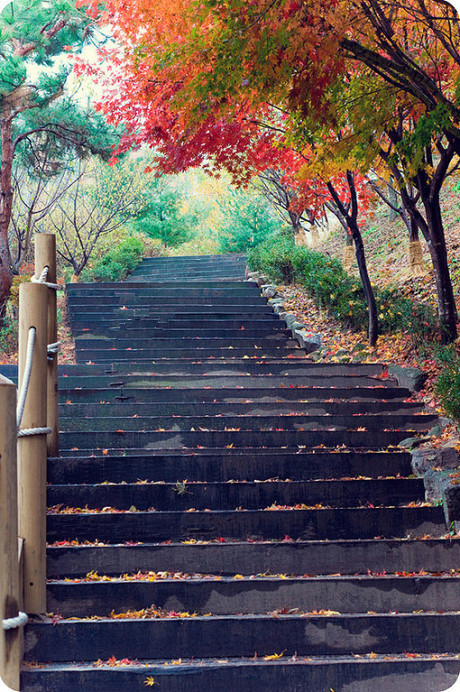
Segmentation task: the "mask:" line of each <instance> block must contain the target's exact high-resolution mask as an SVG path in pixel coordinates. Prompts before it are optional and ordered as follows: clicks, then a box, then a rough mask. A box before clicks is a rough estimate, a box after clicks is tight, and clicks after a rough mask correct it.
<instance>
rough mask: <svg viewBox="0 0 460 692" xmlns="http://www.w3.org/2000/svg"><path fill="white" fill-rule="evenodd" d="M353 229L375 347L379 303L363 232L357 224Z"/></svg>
mask: <svg viewBox="0 0 460 692" xmlns="http://www.w3.org/2000/svg"><path fill="white" fill-rule="evenodd" d="M354 226H355V228H354V229H352V232H353V240H354V243H355V253H356V261H357V263H358V269H359V275H360V277H361V283H362V285H363V289H364V294H365V296H366V301H367V311H368V316H369V346H375V344H376V343H377V338H378V335H379V326H378V319H377V303H376V302H375V295H374V290H373V288H372V285H371V281H370V279H369V274H368V272H367V264H366V255H365V254H364V245H363V239H362V236H361V232H360V230H359V228H358V225H357V224H354Z"/></svg>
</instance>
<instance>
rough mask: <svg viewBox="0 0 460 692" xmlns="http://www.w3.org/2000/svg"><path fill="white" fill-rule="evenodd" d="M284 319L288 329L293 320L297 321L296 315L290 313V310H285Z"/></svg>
mask: <svg viewBox="0 0 460 692" xmlns="http://www.w3.org/2000/svg"><path fill="white" fill-rule="evenodd" d="M284 321H285V322H286V325H287V327H288V328H289V329H290V328H291V325H293V324H294V322H297V317H296V316H295V315H293V314H292V312H287V313H286V315H285V317H284Z"/></svg>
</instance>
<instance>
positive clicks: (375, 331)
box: [327, 171, 379, 346]
mask: <svg viewBox="0 0 460 692" xmlns="http://www.w3.org/2000/svg"><path fill="white" fill-rule="evenodd" d="M347 182H348V187H349V188H350V194H351V200H352V201H351V213H350V211H349V210H347V209H345V206H344V204H343V202H342V201H341V199H340V197H339V195H338V194H337V191H336V190H335V188H334V186H333V185H332V183H331V182H328V183H327V188H328V190H329V192H330V193H331V196H332V199H333V200H334V202H335V204H336V206H337V208H338V210H339V211H340V213H341V215H342V216H343V217H344V219H345V220H346V223H347V227H348V230H347V243H348V236H351V237H352V238H353V242H354V245H355V254H356V261H357V263H358V270H359V276H360V277H361V283H362V285H363V290H364V295H365V296H366V302H367V311H368V318H369V334H368V336H369V346H375V345H376V343H377V339H378V335H379V326H378V318H377V303H376V301H375V295H374V290H373V288H372V285H371V282H370V279H369V274H368V272H367V264H366V255H365V253H364V244H363V238H362V236H361V232H360V230H359V227H358V221H357V219H358V198H357V194H356V187H355V182H354V175H353V173H352V172H351V171H347Z"/></svg>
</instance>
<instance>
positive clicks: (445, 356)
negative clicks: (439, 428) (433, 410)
mask: <svg viewBox="0 0 460 692" xmlns="http://www.w3.org/2000/svg"><path fill="white" fill-rule="evenodd" d="M435 358H436V360H437V361H438V363H439V364H440V365H441V366H443V371H442V373H441V374H440V375H439V377H438V379H437V381H436V383H435V386H434V389H435V392H436V394H437V395H438V396H439V399H440V401H441V404H442V405H443V407H444V409H445V411H446V413H447V415H448V416H450V417H451V418H454V419H455V420H457V421H460V356H459V355H458V353H457V352H456V350H455V346H454V345H453V344H452V345H450V346H445V347H442V348H439V349H438V350H437V352H436V354H435Z"/></svg>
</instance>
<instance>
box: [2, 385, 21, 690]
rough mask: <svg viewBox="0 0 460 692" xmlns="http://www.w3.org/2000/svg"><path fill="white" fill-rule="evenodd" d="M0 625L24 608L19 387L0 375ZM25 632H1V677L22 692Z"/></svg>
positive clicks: (14, 630)
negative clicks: (20, 550)
mask: <svg viewBox="0 0 460 692" xmlns="http://www.w3.org/2000/svg"><path fill="white" fill-rule="evenodd" d="M0 411H1V415H0V562H1V572H0V621H1V620H3V619H5V618H14V617H16V616H17V615H18V612H19V610H20V607H21V598H20V585H19V568H18V518H17V508H18V488H17V460H16V439H17V438H16V387H15V386H14V384H13V382H11V381H10V380H7V379H6V377H2V376H1V375H0ZM22 641H23V629H22V627H17V628H15V629H10V630H3V629H1V630H0V677H1V679H2V681H3V682H4V683H5V685H8V687H10V688H11V689H13V690H19V674H20V669H21V662H22Z"/></svg>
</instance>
